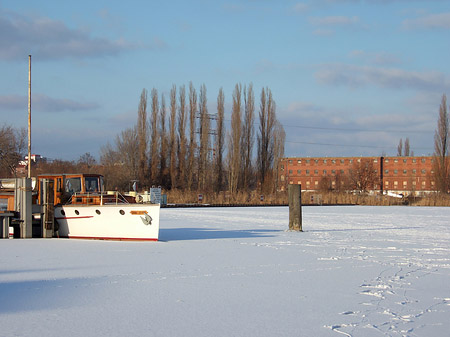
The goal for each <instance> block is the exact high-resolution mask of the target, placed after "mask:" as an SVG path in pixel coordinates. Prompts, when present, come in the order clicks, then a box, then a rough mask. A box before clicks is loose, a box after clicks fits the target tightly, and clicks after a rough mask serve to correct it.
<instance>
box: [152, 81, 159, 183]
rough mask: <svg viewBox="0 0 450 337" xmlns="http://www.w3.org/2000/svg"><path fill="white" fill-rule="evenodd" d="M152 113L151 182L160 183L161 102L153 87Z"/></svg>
mask: <svg viewBox="0 0 450 337" xmlns="http://www.w3.org/2000/svg"><path fill="white" fill-rule="evenodd" d="M151 95H152V115H151V119H150V128H151V141H150V174H151V183H152V184H157V183H158V179H159V177H158V168H159V165H158V164H159V156H158V144H159V139H158V135H159V133H158V111H159V103H158V91H157V90H156V89H152V94H151Z"/></svg>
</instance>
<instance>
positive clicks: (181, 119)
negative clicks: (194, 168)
mask: <svg viewBox="0 0 450 337" xmlns="http://www.w3.org/2000/svg"><path fill="white" fill-rule="evenodd" d="M178 103H179V107H178V109H179V110H178V183H179V187H181V188H185V187H186V185H185V184H186V145H187V144H186V117H187V114H186V88H185V86H184V85H183V86H182V87H180V91H179V94H178Z"/></svg>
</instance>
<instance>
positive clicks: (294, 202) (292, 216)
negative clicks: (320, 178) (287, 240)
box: [288, 185, 303, 232]
mask: <svg viewBox="0 0 450 337" xmlns="http://www.w3.org/2000/svg"><path fill="white" fill-rule="evenodd" d="M288 193H289V230H292V231H298V232H302V231H303V229H302V186H301V185H289V186H288Z"/></svg>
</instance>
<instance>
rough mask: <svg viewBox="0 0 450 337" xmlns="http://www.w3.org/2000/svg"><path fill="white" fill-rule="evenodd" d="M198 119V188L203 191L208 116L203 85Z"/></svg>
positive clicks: (206, 162)
mask: <svg viewBox="0 0 450 337" xmlns="http://www.w3.org/2000/svg"><path fill="white" fill-rule="evenodd" d="M199 117H200V130H199V133H200V142H199V143H200V146H199V156H198V188H199V189H200V190H205V188H206V187H207V186H208V185H207V175H208V171H209V170H208V153H209V145H210V144H209V131H210V123H209V115H208V107H207V98H206V86H205V85H204V84H203V85H202V86H201V87H200V101H199Z"/></svg>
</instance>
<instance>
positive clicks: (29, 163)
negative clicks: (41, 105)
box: [28, 55, 31, 178]
mask: <svg viewBox="0 0 450 337" xmlns="http://www.w3.org/2000/svg"><path fill="white" fill-rule="evenodd" d="M28 178H31V55H28Z"/></svg>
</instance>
